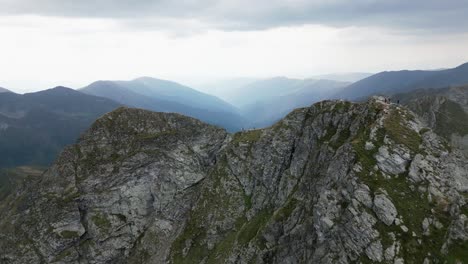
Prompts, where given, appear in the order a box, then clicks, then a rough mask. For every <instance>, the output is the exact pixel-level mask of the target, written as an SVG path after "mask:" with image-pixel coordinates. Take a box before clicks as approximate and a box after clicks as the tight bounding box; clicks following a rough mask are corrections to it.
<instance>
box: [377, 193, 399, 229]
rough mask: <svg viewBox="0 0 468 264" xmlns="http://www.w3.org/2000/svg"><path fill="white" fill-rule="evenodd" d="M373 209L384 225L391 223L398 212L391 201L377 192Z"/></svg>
mask: <svg viewBox="0 0 468 264" xmlns="http://www.w3.org/2000/svg"><path fill="white" fill-rule="evenodd" d="M373 210H374V212H375V214H376V215H377V217H378V218H379V219H380V221H382V222H384V223H385V224H386V225H391V224H393V221H394V220H395V217H396V216H397V214H398V212H397V210H396V208H395V206H394V205H393V203H392V201H390V199H388V197H387V196H386V195H385V194H377V195H375V197H374V206H373Z"/></svg>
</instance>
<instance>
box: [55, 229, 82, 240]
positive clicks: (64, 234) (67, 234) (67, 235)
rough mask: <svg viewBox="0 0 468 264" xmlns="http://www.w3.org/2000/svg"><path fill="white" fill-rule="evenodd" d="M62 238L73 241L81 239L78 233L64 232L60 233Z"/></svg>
mask: <svg viewBox="0 0 468 264" xmlns="http://www.w3.org/2000/svg"><path fill="white" fill-rule="evenodd" d="M60 236H61V237H62V238H65V239H73V238H77V237H79V236H80V235H79V233H78V232H76V231H70V230H64V231H62V232H60Z"/></svg>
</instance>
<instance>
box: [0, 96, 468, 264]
mask: <svg viewBox="0 0 468 264" xmlns="http://www.w3.org/2000/svg"><path fill="white" fill-rule="evenodd" d="M467 190H468V164H467V162H466V158H465V157H464V156H463V155H461V154H460V153H458V152H457V151H452V150H450V149H449V148H448V147H447V144H445V142H444V139H442V138H440V137H439V136H437V135H436V134H434V133H433V132H432V131H431V130H430V129H427V128H425V127H424V126H423V125H422V123H421V122H420V121H419V120H418V119H417V118H416V117H415V116H414V115H413V114H412V113H411V112H410V111H408V110H406V109H405V108H402V107H399V106H395V105H389V104H386V103H385V102H383V101H381V100H380V99H379V98H374V99H372V100H370V101H369V102H366V103H361V104H352V103H349V102H343V101H325V102H321V103H317V104H315V105H313V106H311V107H309V108H303V109H297V110H295V111H293V112H292V113H291V114H289V115H288V116H287V117H286V118H284V119H283V120H281V121H280V122H278V123H277V124H275V125H273V126H272V127H270V128H267V129H263V130H250V131H245V132H240V133H236V134H234V135H229V134H227V133H226V132H224V131H223V130H221V129H218V128H216V127H213V126H209V125H206V124H203V123H201V122H199V121H197V120H195V119H190V118H186V117H183V116H180V115H176V114H161V113H151V112H147V111H143V110H136V109H126V108H121V109H119V110H116V111H114V112H112V113H110V114H108V115H106V116H104V117H102V118H101V119H99V120H98V121H97V122H96V123H95V124H94V125H93V126H92V127H91V129H90V130H89V131H88V132H87V133H86V134H85V135H83V136H82V138H81V139H80V140H79V142H78V143H77V144H76V145H74V146H71V147H69V148H67V149H66V150H65V151H64V152H63V153H62V155H61V157H60V158H59V159H58V160H57V162H56V163H55V165H54V166H53V167H52V168H50V169H49V170H48V171H47V172H46V173H45V174H44V175H43V177H42V179H41V180H40V181H38V182H37V183H36V184H33V185H31V186H30V187H29V188H26V189H23V190H19V191H18V192H17V193H16V194H14V195H10V196H9V197H8V198H7V199H6V200H5V201H3V202H2V204H0V213H2V218H1V220H0V238H1V239H0V262H1V263H40V262H47V263H359V262H361V263H369V262H382V263H423V262H425V263H426V262H428V263H437V262H439V263H443V262H444V261H448V262H456V261H462V260H466V257H467V253H466V252H467V247H468V219H467V216H468V208H467V205H466V201H465V200H466V197H467Z"/></svg>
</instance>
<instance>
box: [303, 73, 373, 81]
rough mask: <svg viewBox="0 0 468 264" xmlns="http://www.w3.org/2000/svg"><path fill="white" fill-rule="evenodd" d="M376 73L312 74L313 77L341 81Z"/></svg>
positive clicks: (362, 77)
mask: <svg viewBox="0 0 468 264" xmlns="http://www.w3.org/2000/svg"><path fill="white" fill-rule="evenodd" d="M372 75H374V74H373V73H368V72H349V73H333V74H323V75H315V76H311V77H310V78H312V79H322V80H332V81H339V82H357V81H360V80H362V79H365V78H367V77H369V76H372Z"/></svg>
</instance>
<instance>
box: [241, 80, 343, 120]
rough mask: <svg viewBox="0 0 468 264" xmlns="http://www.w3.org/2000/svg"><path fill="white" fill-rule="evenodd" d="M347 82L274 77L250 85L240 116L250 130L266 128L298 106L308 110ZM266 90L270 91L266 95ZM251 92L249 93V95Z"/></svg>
mask: <svg viewBox="0 0 468 264" xmlns="http://www.w3.org/2000/svg"><path fill="white" fill-rule="evenodd" d="M348 84H349V83H347V82H338V81H332V80H314V79H305V80H298V79H287V78H275V79H269V80H264V81H260V82H256V83H254V84H252V85H249V86H248V88H249V89H250V90H246V91H245V92H246V93H247V94H246V98H250V100H248V102H249V104H245V105H244V106H243V107H241V113H242V114H243V115H244V116H245V117H248V118H249V121H250V123H249V127H257V128H258V127H266V126H269V125H272V124H273V123H275V122H276V121H278V120H280V119H281V118H283V117H284V116H286V115H287V114H288V113H289V112H291V111H292V110H294V109H296V108H299V107H307V106H310V105H311V104H313V103H315V102H318V101H320V100H324V99H328V98H330V97H332V96H333V95H334V94H335V93H336V92H337V91H339V90H341V89H342V88H343V87H345V86H347V85H348ZM268 87H273V89H271V90H272V91H273V92H271V93H270V94H269V96H267V95H264V94H268ZM249 91H250V92H249Z"/></svg>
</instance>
